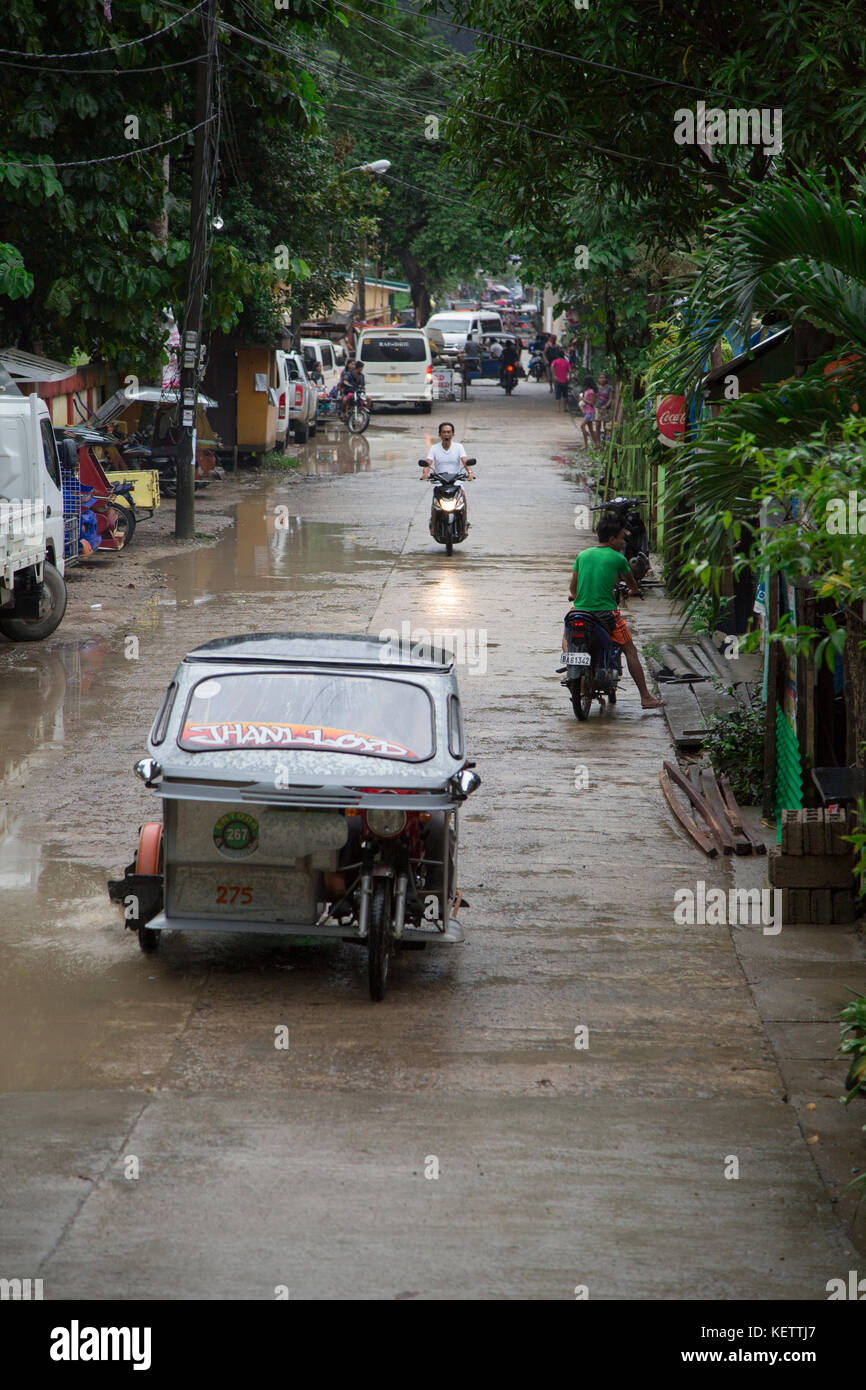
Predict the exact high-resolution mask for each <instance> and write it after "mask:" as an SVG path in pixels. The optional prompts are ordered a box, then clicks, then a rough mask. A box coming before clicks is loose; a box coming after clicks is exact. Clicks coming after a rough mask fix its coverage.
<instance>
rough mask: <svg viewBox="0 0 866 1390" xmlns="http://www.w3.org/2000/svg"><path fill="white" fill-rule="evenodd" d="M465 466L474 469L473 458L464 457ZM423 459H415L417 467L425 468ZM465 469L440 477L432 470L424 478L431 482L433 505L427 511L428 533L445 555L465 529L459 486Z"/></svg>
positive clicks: (466, 521)
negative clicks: (453, 475)
mask: <svg viewBox="0 0 866 1390" xmlns="http://www.w3.org/2000/svg"><path fill="white" fill-rule="evenodd" d="M466 464H467V466H468V467H469V468H475V467H476V463H475V460H474V459H467V460H466ZM428 466H429V465H428V463H427V460H426V459H419V460H418V467H419V468H427V467H428ZM466 476H467V474H466V473H465V472H463V473H460V474H458V476H457V477H456V478H443V477H441V476H440V475H439V474H438V473H436V472H432V473H431V474H430V476H429V479H428V481H429V482H431V483H433V485H434V486H433V506H432V508H431V510H430V535H431V536H432V537H433V539H434V541H437V542H438V543H439V545H444V547H445V554H446V555H450V554H451V553H452V551H453V549H454V547H455V545H459V544H460V542H461V541H465V539H466V533H467V531H468V530H469V516H468V511H467V507H466V493H465V492H464V491H463V488H462V487H461V485H460V480H461V479H463V478H465V477H466Z"/></svg>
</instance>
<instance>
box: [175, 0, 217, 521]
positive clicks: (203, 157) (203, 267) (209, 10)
mask: <svg viewBox="0 0 866 1390" xmlns="http://www.w3.org/2000/svg"><path fill="white" fill-rule="evenodd" d="M202 26H203V29H204V38H205V53H204V55H203V56H202V57H201V58H200V59H199V61H198V63H197V64H196V81H195V125H196V126H197V127H198V128H197V130H196V132H195V148H194V151H193V164H192V197H191V199H190V215H189V286H188V290H187V301H186V316H185V318H184V325H183V335H182V337H181V348H180V350H181V359H180V361H181V372H180V392H181V398H180V412H181V442H180V446H179V449H178V458H177V502H176V506H175V519H174V534H175V536H176V537H177V538H178V539H179V540H189V539H190V538H191V537H192V536H194V535H195V445H196V428H195V421H196V405H197V398H198V369H199V354H200V346H201V326H202V310H203V307H204V287H205V280H206V278H207V266H208V226H207V200H208V192H209V190H210V184H211V173H212V168H213V135H212V122H211V121H210V120H209V117H210V115H211V105H212V91H213V71H214V60H215V55H216V44H217V0H207V3H206V5H205V8H204V10H203V13H202ZM205 122H207V124H205Z"/></svg>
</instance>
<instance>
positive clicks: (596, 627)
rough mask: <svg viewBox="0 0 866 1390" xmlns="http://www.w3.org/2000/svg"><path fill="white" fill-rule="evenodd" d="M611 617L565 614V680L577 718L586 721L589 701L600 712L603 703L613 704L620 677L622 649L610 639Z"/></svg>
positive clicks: (606, 615)
mask: <svg viewBox="0 0 866 1390" xmlns="http://www.w3.org/2000/svg"><path fill="white" fill-rule="evenodd" d="M613 624H614V618H613V615H612V614H611V615H608V614H607V613H582V612H580V611H579V610H577V609H572V610H571V611H570V612H568V613H566V615H565V647H566V650H565V654H564V656H563V664H564V666H565V679H566V682H567V685H568V693H569V696H570V697H571V705H572V709H573V710H574V712H575V714H576V715H577V717H578V719H579V720H581V721H583V720H585V719H588V718H589V712H590V709H591V708H592V702H593V700H598V701H599V704H600V706H601V708H602V709H604V702H605V700H609V701H610V703H611V704H612V705H615V704H616V688H617V686H618V685H619V682H620V678H621V676H622V649H621V648H620V646H619V645H618V643H616V642H614V641H613V640H612V639H611V637H610V632H611V630H612V628H613Z"/></svg>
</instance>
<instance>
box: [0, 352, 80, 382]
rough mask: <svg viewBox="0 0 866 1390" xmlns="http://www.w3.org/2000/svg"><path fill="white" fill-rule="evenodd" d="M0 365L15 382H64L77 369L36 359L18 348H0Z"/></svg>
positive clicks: (46, 359) (43, 359)
mask: <svg viewBox="0 0 866 1390" xmlns="http://www.w3.org/2000/svg"><path fill="white" fill-rule="evenodd" d="M0 365H2V366H4V367H5V368H6V370H7V372H8V373H9V375H10V376H11V377H12V378H13V379H14V380H15V381H65V380H66V378H67V377H69V376H75V373H76V372H77V371H78V368H77V367H67V366H66V364H65V363H64V362H52V360H51V358H50V357H37V356H35V354H34V353H32V352H22V351H21V349H20V348H0Z"/></svg>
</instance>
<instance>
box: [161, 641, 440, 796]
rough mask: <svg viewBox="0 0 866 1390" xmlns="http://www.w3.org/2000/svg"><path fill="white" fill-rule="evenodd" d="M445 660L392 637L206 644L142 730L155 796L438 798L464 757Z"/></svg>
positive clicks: (183, 665) (428, 649)
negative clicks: (385, 792) (398, 793)
mask: <svg viewBox="0 0 866 1390" xmlns="http://www.w3.org/2000/svg"><path fill="white" fill-rule="evenodd" d="M453 665H454V662H453V657H452V656H451V653H450V652H443V651H436V650H435V649H433V648H432V647H431V646H430V645H429V644H428V645H419V644H413V643H411V642H410V641H409V640H408V638H407V640H405V641H401V640H400V639H399V638H398V637H397V636H396V634H394V640H389V639H388V638H387V637H383V638H382V639H381V640H380V639H378V638H374V637H367V636H358V635H347V634H331V633H250V634H247V635H243V636H238V637H223V638H219V639H217V640H216V641H213V642H207V643H205V644H204V645H203V646H201V647H197V648H196V649H195V650H194V651H192V652H190V653H189V654H188V655H187V656H186V657H185V658H184V660H183V661H182V662H181V664H180V666H179V667H178V669H177V671H176V673H175V677H174V680H173V681H172V683H171V685H170V686H169V689H168V692H167V694H166V699H165V702H164V703H163V707H162V709H161V710H160V712H159V714H158V715H157V717H156V720H155V722H154V725H153V728H152V730H151V734H150V740H149V750H150V753H151V755H152V756H153V757H154V758H155V759H156V760H157V761H158V764H159V768H160V773H161V783H160V787H159V791H160V793H161V795H162V796H169V797H175V796H183V797H195V798H202V797H204V798H205V799H208V798H209V797H210V799H213V796H214V795H215V794H216V792H217V787H218V786H219V787H221V788H222V791H221V792H220V793H219V794H220V795H222V796H223V797H224V796H225V790H226V787H227V786H228V785H229V784H232V785H234V786H236V787H238V789H239V793H238V794H239V795H240V796H241V798H242V799H250V800H259V801H260V800H265V799H266V800H268V801H271V800H274V799H277V800H279V801H283V802H295V804H298V803H299V801H303V802H304V803H305V804H313V803H316V804H319V803H320V802H321V800H322V797H323V796H327V797H328V798H333V797H334V796H337V797H338V800H339V801H340V804H355V803H356V802H357V800H358V796H359V795H360V794H361V792H362V790H363V791H364V792H365V793H366V791H367V790H369V789H370V788H381V789H387V788H392V789H394V790H397V789H401V790H404V791H409V790H412V791H414V792H418V793H420V792H424V793H425V794H429V793H433V792H435V793H436V794H437V795H439V794H440V793H441V794H443V795H444V794H445V789H446V784H447V783H448V782H449V779H451V778H453V777H454V775H455V774H456V772H457V771H458V770H459V769H460V767H462V765H463V763H464V762H465V757H466V755H465V752H464V747H463V726H462V717H461V713H460V703H459V692H458V687H457V679H456V677H455V675H454V670H453ZM347 789H354V790H351V791H348V790H347ZM447 799H448V800H450V799H451V796H450V793H449V796H448V798H447ZM437 804H438V803H437ZM443 804H444V803H443Z"/></svg>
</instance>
